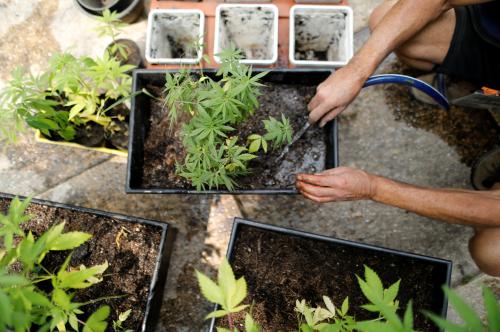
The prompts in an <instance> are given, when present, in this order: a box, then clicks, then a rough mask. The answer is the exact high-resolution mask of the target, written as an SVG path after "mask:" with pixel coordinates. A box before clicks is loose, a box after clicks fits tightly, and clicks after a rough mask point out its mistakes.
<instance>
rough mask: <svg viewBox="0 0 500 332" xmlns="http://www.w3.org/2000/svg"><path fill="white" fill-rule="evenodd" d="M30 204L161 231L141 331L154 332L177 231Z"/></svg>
mask: <svg viewBox="0 0 500 332" xmlns="http://www.w3.org/2000/svg"><path fill="white" fill-rule="evenodd" d="M14 197H15V196H14V195H10V194H4V193H0V199H9V200H10V199H13V198H14ZM18 197H19V198H20V199H25V197H22V196H18ZM30 204H38V205H45V206H49V207H55V208H60V209H66V210H71V211H75V212H78V213H82V214H91V215H96V216H100V217H107V218H113V219H116V220H121V221H124V222H127V223H136V224H145V225H148V226H153V227H156V228H158V229H160V230H161V237H160V245H159V247H158V249H157V252H158V255H157V257H156V262H155V269H154V272H153V275H152V278H151V285H150V287H149V294H148V299H147V303H146V308H145V310H144V319H143V320H142V322H141V328H140V330H139V331H154V329H155V326H156V322H157V320H158V315H159V313H160V308H161V304H162V302H163V290H164V288H165V281H166V279H167V271H168V265H169V262H170V255H171V253H172V248H173V242H174V237H175V229H173V228H172V227H171V226H170V225H168V224H166V223H163V222H159V221H153V220H148V219H143V218H138V217H131V216H127V215H122V214H117V213H109V212H104V211H99V210H94V209H88V208H83V207H78V206H73V205H67V204H61V203H55V202H50V201H46V200H41V199H32V200H31V203H30Z"/></svg>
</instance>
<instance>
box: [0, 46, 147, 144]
mask: <svg viewBox="0 0 500 332" xmlns="http://www.w3.org/2000/svg"><path fill="white" fill-rule="evenodd" d="M133 68H134V66H131V65H121V64H120V63H119V62H118V61H117V60H116V59H115V58H113V57H110V56H109V55H108V54H107V53H105V54H104V55H103V56H102V57H101V58H96V59H92V58H90V57H75V56H73V55H71V54H69V53H61V54H56V55H54V56H52V58H51V59H50V60H49V69H48V70H47V71H45V72H44V73H42V74H40V75H33V74H31V73H29V72H26V71H25V70H24V69H23V68H21V67H18V68H16V69H15V70H14V71H13V72H12V78H11V80H10V81H9V83H8V85H7V87H6V88H5V89H4V90H2V91H0V138H1V137H2V136H4V137H6V138H8V139H9V140H10V141H15V140H16V138H17V134H18V133H19V132H20V131H22V129H23V123H26V124H27V125H28V126H30V127H32V128H35V129H38V130H40V132H41V133H42V134H43V135H45V136H46V137H52V138H55V139H62V140H65V141H72V140H74V139H75V137H76V135H77V130H78V129H79V128H87V127H88V125H89V124H91V123H94V124H98V125H100V126H102V127H104V130H105V132H108V133H112V132H115V131H117V130H119V128H117V125H116V122H115V121H117V120H118V121H123V120H124V118H123V115H120V114H118V115H111V114H109V113H110V111H111V110H112V109H113V108H115V107H117V106H119V105H121V104H123V103H124V102H125V101H126V100H128V99H129V98H131V97H132V94H131V93H130V90H131V85H132V78H131V77H130V75H128V74H127V72H129V71H130V70H131V69H133ZM136 94H137V93H136Z"/></svg>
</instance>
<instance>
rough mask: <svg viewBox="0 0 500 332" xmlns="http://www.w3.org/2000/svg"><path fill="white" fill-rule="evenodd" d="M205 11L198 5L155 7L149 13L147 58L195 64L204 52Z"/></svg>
mask: <svg viewBox="0 0 500 332" xmlns="http://www.w3.org/2000/svg"><path fill="white" fill-rule="evenodd" d="M204 32H205V14H203V12H202V11H201V10H199V9H153V10H151V11H150V12H149V16H148V30H147V35H146V60H147V61H148V62H149V63H155V64H196V63H199V62H200V60H201V56H202V54H203V35H204Z"/></svg>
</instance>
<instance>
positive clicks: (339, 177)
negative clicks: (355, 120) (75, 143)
mask: <svg viewBox="0 0 500 332" xmlns="http://www.w3.org/2000/svg"><path fill="white" fill-rule="evenodd" d="M297 188H298V189H299V191H300V192H301V193H302V194H303V195H304V196H305V197H307V198H309V199H311V200H314V201H316V202H334V201H346V200H364V199H370V200H373V201H376V202H379V203H383V204H387V205H391V206H395V207H399V208H402V209H405V210H408V211H411V212H414V213H417V214H420V215H423V216H426V217H429V218H433V219H438V220H442V221H445V222H448V223H453V224H463V225H469V226H475V227H498V226H500V190H491V191H473V190H462V189H433V188H424V187H418V186H414V185H410V184H405V183H401V182H397V181H393V180H390V179H387V178H384V177H380V176H377V175H373V174H370V173H367V172H364V171H361V170H358V169H353V168H348V167H339V168H335V169H331V170H327V171H325V172H322V173H319V174H298V175H297Z"/></svg>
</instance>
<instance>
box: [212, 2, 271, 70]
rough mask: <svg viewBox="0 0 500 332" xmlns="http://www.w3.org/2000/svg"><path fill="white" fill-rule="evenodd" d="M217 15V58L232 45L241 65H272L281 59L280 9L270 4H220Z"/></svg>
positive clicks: (217, 59) (218, 60)
mask: <svg viewBox="0 0 500 332" xmlns="http://www.w3.org/2000/svg"><path fill="white" fill-rule="evenodd" d="M215 11H216V14H215V43H214V54H215V55H214V59H215V61H216V62H217V63H220V58H219V57H218V56H217V54H218V53H220V52H221V51H222V50H223V49H225V48H228V47H229V46H230V45H231V43H232V44H233V45H234V46H235V47H236V48H237V49H239V50H241V52H242V55H243V57H244V59H242V60H241V63H246V64H256V65H270V64H273V63H275V62H276V61H277V60H278V19H279V15H278V7H276V6H275V5H270V4H220V5H218V6H217V8H216V10H215Z"/></svg>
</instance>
